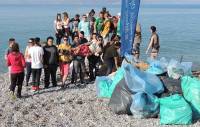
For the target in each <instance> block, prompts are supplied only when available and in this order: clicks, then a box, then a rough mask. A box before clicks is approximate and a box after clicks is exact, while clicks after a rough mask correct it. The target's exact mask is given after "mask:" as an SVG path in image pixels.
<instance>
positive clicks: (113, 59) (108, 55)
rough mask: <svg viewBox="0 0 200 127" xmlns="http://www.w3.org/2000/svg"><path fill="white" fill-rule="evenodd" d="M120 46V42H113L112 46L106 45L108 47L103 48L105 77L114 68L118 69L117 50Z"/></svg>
mask: <svg viewBox="0 0 200 127" xmlns="http://www.w3.org/2000/svg"><path fill="white" fill-rule="evenodd" d="M120 46H121V44H120V42H114V44H111V45H108V47H105V51H104V56H103V59H104V64H106V65H107V71H106V75H109V74H111V73H112V70H113V69H114V68H116V69H118V68H119V66H118V56H119V54H118V52H117V51H118V49H119V48H120Z"/></svg>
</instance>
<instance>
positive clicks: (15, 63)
mask: <svg viewBox="0 0 200 127" xmlns="http://www.w3.org/2000/svg"><path fill="white" fill-rule="evenodd" d="M7 65H8V66H11V73H12V74H16V73H21V72H24V67H25V66H26V64H25V59H24V56H23V54H22V53H15V52H12V53H9V55H8V59H7Z"/></svg>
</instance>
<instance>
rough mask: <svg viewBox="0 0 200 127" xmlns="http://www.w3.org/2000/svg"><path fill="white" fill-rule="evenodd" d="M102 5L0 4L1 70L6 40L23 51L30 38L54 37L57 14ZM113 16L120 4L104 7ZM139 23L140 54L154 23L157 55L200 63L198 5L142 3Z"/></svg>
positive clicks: (71, 12)
mask: <svg viewBox="0 0 200 127" xmlns="http://www.w3.org/2000/svg"><path fill="white" fill-rule="evenodd" d="M102 6H106V5H105V4H104V5H0V73H4V72H6V71H7V68H6V66H5V61H4V54H5V51H6V49H7V47H8V39H9V38H10V37H14V38H16V41H17V42H18V43H19V44H20V49H21V51H22V52H24V49H25V47H26V45H27V41H28V39H29V38H31V37H40V38H41V40H46V37H47V36H50V35H51V36H54V29H53V22H54V20H55V17H56V14H57V13H62V12H64V11H66V12H68V13H69V15H70V17H73V16H74V15H75V14H77V13H78V14H80V15H82V14H85V13H88V12H89V11H90V10H91V9H95V10H96V12H99V11H100V10H101V8H102ZM106 7H107V9H108V10H109V11H110V12H111V14H113V15H117V13H119V12H120V5H111V4H108V6H106ZM139 23H140V24H141V27H142V44H141V56H142V58H143V59H146V58H147V57H148V55H146V54H145V50H146V48H147V46H148V43H149V38H150V36H151V34H150V26H151V25H155V26H156V27H157V29H158V34H159V36H160V43H161V49H160V55H159V57H166V58H167V59H170V58H175V59H177V60H179V59H180V58H181V57H182V56H183V61H191V62H194V64H200V56H199V55H200V5H158V4H157V5H153V4H147V5H141V8H140V12H139Z"/></svg>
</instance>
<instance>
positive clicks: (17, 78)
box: [10, 72, 24, 96]
mask: <svg viewBox="0 0 200 127" xmlns="http://www.w3.org/2000/svg"><path fill="white" fill-rule="evenodd" d="M23 81H24V72H22V73H16V74H11V85H10V91H13V93H14V92H15V87H16V86H18V89H17V95H18V96H21V91H22V84H23Z"/></svg>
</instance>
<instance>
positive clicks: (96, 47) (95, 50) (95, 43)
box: [88, 33, 102, 81]
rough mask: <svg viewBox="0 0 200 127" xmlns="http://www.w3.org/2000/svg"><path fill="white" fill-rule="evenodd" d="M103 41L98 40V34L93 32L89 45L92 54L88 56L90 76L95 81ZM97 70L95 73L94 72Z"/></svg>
mask: <svg viewBox="0 0 200 127" xmlns="http://www.w3.org/2000/svg"><path fill="white" fill-rule="evenodd" d="M100 45H101V41H99V40H97V34H96V33H93V35H92V40H91V44H90V46H89V49H90V52H91V54H90V55H89V56H88V60H89V76H90V81H94V80H95V78H96V74H97V66H96V65H97V63H98V62H99V61H100V54H101V52H102V49H101V48H102V47H101V46H100ZM94 70H95V73H94V72H93V71H94Z"/></svg>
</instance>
